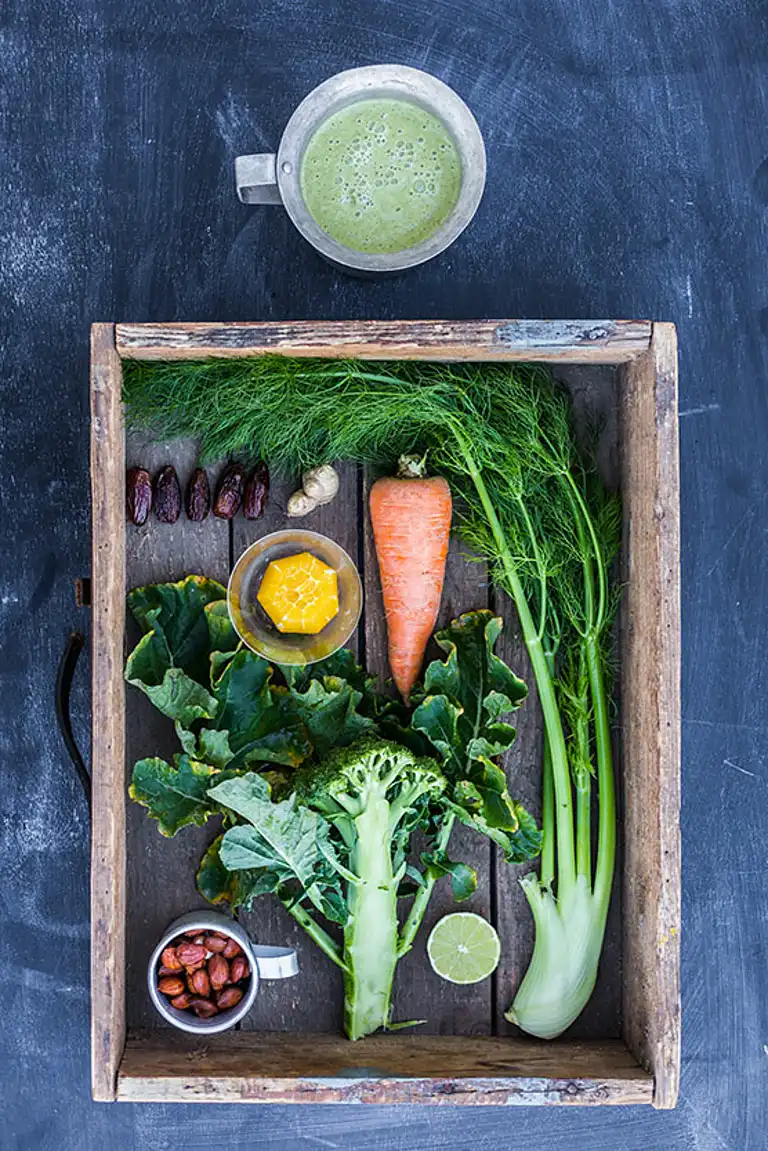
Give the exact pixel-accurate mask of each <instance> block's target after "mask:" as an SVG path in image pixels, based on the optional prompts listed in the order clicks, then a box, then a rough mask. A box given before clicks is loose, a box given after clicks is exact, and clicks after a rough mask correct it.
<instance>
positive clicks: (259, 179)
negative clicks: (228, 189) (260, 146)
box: [235, 152, 283, 204]
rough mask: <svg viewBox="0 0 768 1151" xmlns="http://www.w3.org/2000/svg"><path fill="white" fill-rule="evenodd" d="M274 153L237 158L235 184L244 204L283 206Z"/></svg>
mask: <svg viewBox="0 0 768 1151" xmlns="http://www.w3.org/2000/svg"><path fill="white" fill-rule="evenodd" d="M276 161H277V157H276V156H275V153H274V152H259V153H258V154H257V155H255V156H237V157H236V158H235V184H236V186H237V195H238V198H239V199H240V200H241V201H242V202H243V203H244V204H282V202H283V201H282V198H281V196H280V189H279V188H278V186H277V167H276Z"/></svg>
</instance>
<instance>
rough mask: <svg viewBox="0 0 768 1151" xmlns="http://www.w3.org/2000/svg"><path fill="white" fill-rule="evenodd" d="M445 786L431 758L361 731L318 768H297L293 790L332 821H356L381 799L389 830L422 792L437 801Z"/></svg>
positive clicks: (439, 771) (303, 801)
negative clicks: (340, 818)
mask: <svg viewBox="0 0 768 1151" xmlns="http://www.w3.org/2000/svg"><path fill="white" fill-rule="evenodd" d="M445 786H446V779H445V776H444V775H443V773H442V771H441V770H440V767H439V766H438V764H437V763H436V762H435V760H433V759H429V758H427V757H426V756H422V757H420V756H416V755H414V754H413V752H411V751H409V750H408V748H406V747H402V746H401V745H400V744H397V743H393V742H391V741H390V740H384V739H378V738H377V737H376V736H373V735H365V736H362V738H360V739H357V740H355V742H354V743H352V744H350V745H349V747H340V748H337V749H336V750H335V751H333V752H331V753H330V755H328V756H326V758H325V759H324V760H323V761H322V763H320V764H319V765H318V766H316V767H306V768H302V769H301V770H300V771H298V772H297V773H296V777H295V785H294V791H295V793H296V799H297V801H298V802H299V803H301V804H304V805H305V806H306V807H312V808H314V810H315V811H318V812H320V813H321V814H322V815H324V816H325V817H326V818H327V819H331V820H333V817H334V816H341V815H342V814H343V815H346V816H348V817H349V818H351V819H353V820H354V819H357V818H358V817H359V816H360V815H362V814H363V812H364V811H365V810H366V809H367V808H368V807H369V806H370V804H371V803H372V802H374V801H381V800H385V801H386V802H387V803H388V804H389V807H390V816H391V818H390V828H391V829H393V828H394V826H395V825H396V824H397V822H399V820H400V818H402V816H404V815H405V814H407V813H408V812H409V811H410V810H411V809H412V808H413V807H414V806H415V805H416V804H417V802H418V800H420V799H421V797H422V796H425V795H428V796H429V797H430V799H436V798H438V797H439V796H440V795H441V794H442V792H443V791H444V789H445Z"/></svg>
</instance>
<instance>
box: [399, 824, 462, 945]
mask: <svg viewBox="0 0 768 1151" xmlns="http://www.w3.org/2000/svg"><path fill="white" fill-rule="evenodd" d="M443 819H444V822H443V825H442V827H441V828H440V833H439V835H438V836H437V839H436V841H435V850H436V851H446V850H447V848H448V840H449V839H450V838H451V832H452V831H453V824H454V822H455V819H456V816H455V815H451V814H446V815H445V816H444V817H443ZM436 882H437V880H436V878H434V877H432V876H429V875H427V876H425V878H424V886H423V887H420V888H419V890H418V891H417V892H416V894H415V895H414V897H413V903H412V904H411V910H410V911H409V912H408V917H407V918H406V921H405V923H404V924H403V927H402V930H401V932H400V940H399V942H398V945H397V957H398V959H399V958H400V957H401V956H403V955H405V953H406V952H407V951H410V950H411V948H412V947H413V941H414V939H415V938H416V935H417V933H418V930H419V928H420V927H421V921H422V919H423V918H424V913H425V912H426V910H427V905H428V904H429V900H430V898H431V896H432V889H433V888H434V886H435V883H436Z"/></svg>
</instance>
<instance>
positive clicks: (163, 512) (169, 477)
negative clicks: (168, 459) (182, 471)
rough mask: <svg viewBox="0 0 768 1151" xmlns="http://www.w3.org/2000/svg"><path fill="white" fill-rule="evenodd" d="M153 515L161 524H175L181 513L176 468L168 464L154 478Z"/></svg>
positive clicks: (179, 489)
mask: <svg viewBox="0 0 768 1151" xmlns="http://www.w3.org/2000/svg"><path fill="white" fill-rule="evenodd" d="M155 515H156V516H157V518H158V519H159V520H160V523H162V524H175V523H176V520H177V519H178V518H179V516H180V515H181V488H180V486H179V477H178V476H177V475H176V469H175V468H174V467H171V465H170V464H168V465H167V466H166V467H164V468H161V469H160V471H159V472H158V473H157V476H156V478H155Z"/></svg>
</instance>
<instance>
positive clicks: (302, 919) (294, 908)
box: [285, 903, 346, 971]
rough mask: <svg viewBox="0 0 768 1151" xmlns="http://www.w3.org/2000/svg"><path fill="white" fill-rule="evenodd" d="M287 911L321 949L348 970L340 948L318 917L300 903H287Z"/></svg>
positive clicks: (343, 968) (338, 964) (344, 969)
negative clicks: (318, 920)
mask: <svg viewBox="0 0 768 1151" xmlns="http://www.w3.org/2000/svg"><path fill="white" fill-rule="evenodd" d="M285 908H286V911H288V913H289V914H290V915H292V916H293V918H294V919H295V920H296V922H297V923H299V924H301V926H302V927H303V928H304V930H305V931H306V933H307V935H308V936H309V938H310V939H313V940H314V941H315V943H316V944H317V946H318V947H319V948H320V950H321V951H324V952H325V954H326V955H327V956H328V958H329V959H332V960H333V962H334V963H335V964H336V965H337V967H340V968H341V969H342V971H346V967H345V966H344V960H343V959H342V958H341V955H340V954H339V948H338V946H337V945H336V943H335V941H334V940H333V939H331V937H330V935H329V934H328V932H327V931H325V930H323V928H322V927H321V926H320V924H319V923H318V922H317V920H316V919H313V917H312V916H311V915H310V914H309V912H308V911H305V910H304V908H303V907H302V906H301V905H300V904H298V903H292V904H288V903H286V904H285Z"/></svg>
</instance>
